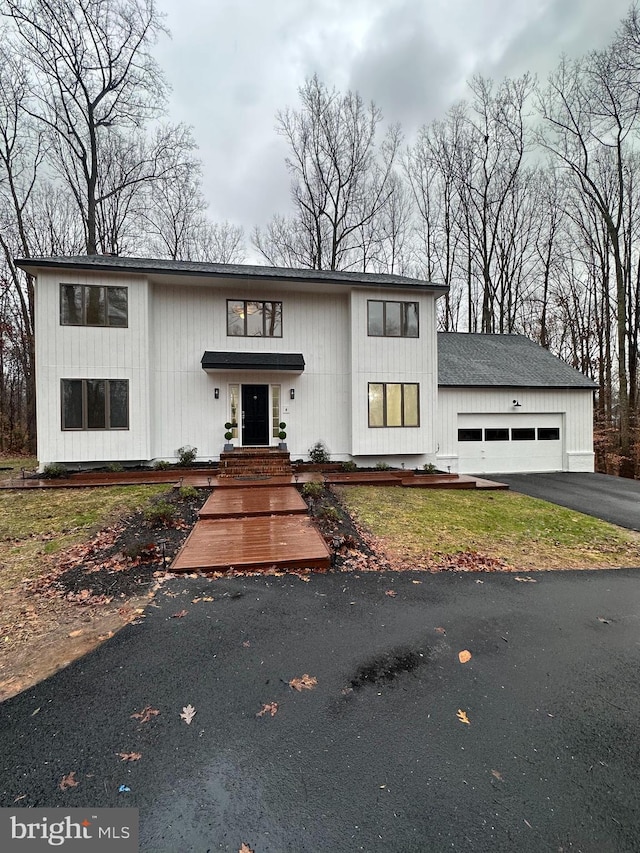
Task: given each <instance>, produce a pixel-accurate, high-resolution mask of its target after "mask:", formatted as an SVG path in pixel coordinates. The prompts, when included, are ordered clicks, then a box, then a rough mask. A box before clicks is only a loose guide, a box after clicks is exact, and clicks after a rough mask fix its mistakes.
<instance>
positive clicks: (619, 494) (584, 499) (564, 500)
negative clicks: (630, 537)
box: [483, 472, 640, 530]
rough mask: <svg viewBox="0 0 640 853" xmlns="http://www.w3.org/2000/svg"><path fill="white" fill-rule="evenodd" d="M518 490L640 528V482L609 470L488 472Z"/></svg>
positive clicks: (604, 519) (624, 524)
mask: <svg viewBox="0 0 640 853" xmlns="http://www.w3.org/2000/svg"><path fill="white" fill-rule="evenodd" d="M483 476H485V477H489V478H490V479H495V480H499V481H500V482H501V483H507V484H508V485H509V486H510V488H512V489H513V490H514V491H516V492H522V494H524V495H530V496H531V497H533V498H542V499H543V500H545V501H551V503H556V504H560V506H566V507H569V509H575V510H577V511H578V512H584V513H586V514H587V515H593V516H594V517H595V518H601V519H602V520H603V521H609V522H611V524H617V525H619V526H620V527H627V528H629V529H630V530H640V482H639V481H638V480H627V479H625V478H623V477H611V476H609V475H608V474H569V473H566V472H558V473H554V474H491V475H489V474H485V475H483Z"/></svg>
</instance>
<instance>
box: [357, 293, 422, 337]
mask: <svg viewBox="0 0 640 853" xmlns="http://www.w3.org/2000/svg"><path fill="white" fill-rule="evenodd" d="M367 309H368V311H367V329H368V332H369V334H370V335H372V336H373V337H384V338H417V337H418V303H417V302H382V301H379V300H377V299H369V301H368V303H367Z"/></svg>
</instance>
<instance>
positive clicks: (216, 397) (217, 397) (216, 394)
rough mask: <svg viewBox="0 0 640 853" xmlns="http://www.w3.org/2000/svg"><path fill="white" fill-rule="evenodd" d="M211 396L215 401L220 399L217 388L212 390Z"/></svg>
mask: <svg viewBox="0 0 640 853" xmlns="http://www.w3.org/2000/svg"><path fill="white" fill-rule="evenodd" d="M213 396H214V397H215V399H216V400H219V399H220V389H219V388H214V389H213Z"/></svg>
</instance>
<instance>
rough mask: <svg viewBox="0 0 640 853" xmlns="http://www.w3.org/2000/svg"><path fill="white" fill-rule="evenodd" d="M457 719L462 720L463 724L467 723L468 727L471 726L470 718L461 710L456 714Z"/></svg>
mask: <svg viewBox="0 0 640 853" xmlns="http://www.w3.org/2000/svg"><path fill="white" fill-rule="evenodd" d="M456 717H457V718H458V719H459V720H460V722H461V723H465V724H466V725H467V726H470V725H471V723H470V721H469V717H467V715H466V712H465V711H461V710H460V709H458V713H457V714H456Z"/></svg>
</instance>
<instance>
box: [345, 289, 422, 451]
mask: <svg viewBox="0 0 640 853" xmlns="http://www.w3.org/2000/svg"><path fill="white" fill-rule="evenodd" d="M370 299H373V300H383V301H401V302H418V312H419V337H417V338H401V337H377V336H376V337H370V336H369V335H368V334H367V302H368V300H370ZM435 328H436V320H435V298H434V295H433V293H428V292H424V291H421V292H416V291H406V290H401V289H398V290H395V289H394V290H393V291H391V290H387V289H384V290H382V289H379V290H378V289H373V288H372V289H371V290H369V289H364V288H358V289H354V290H353V291H352V293H351V398H352V406H351V412H352V418H353V426H352V446H351V453H352V455H353V456H354V457H355V458H359V457H368V456H369V457H381V456H384V457H387V458H388V461H390V462H392V463H398V464H399V462H400V461H401V460H402V457H406V456H414V457H419V458H418V459H412V460H411V462H410V464H411V465H414V464H415V465H417V464H423V462H431V461H434V460H433V455H434V452H435V424H436V407H437V390H438V389H437V372H438V370H437V364H438V356H437V340H436V333H435ZM370 382H385V383H388V382H394V383H396V382H408V383H414V382H415V383H418V385H419V386H420V426H419V427H375V428H374V427H370V426H369V405H368V386H369V383H370Z"/></svg>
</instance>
